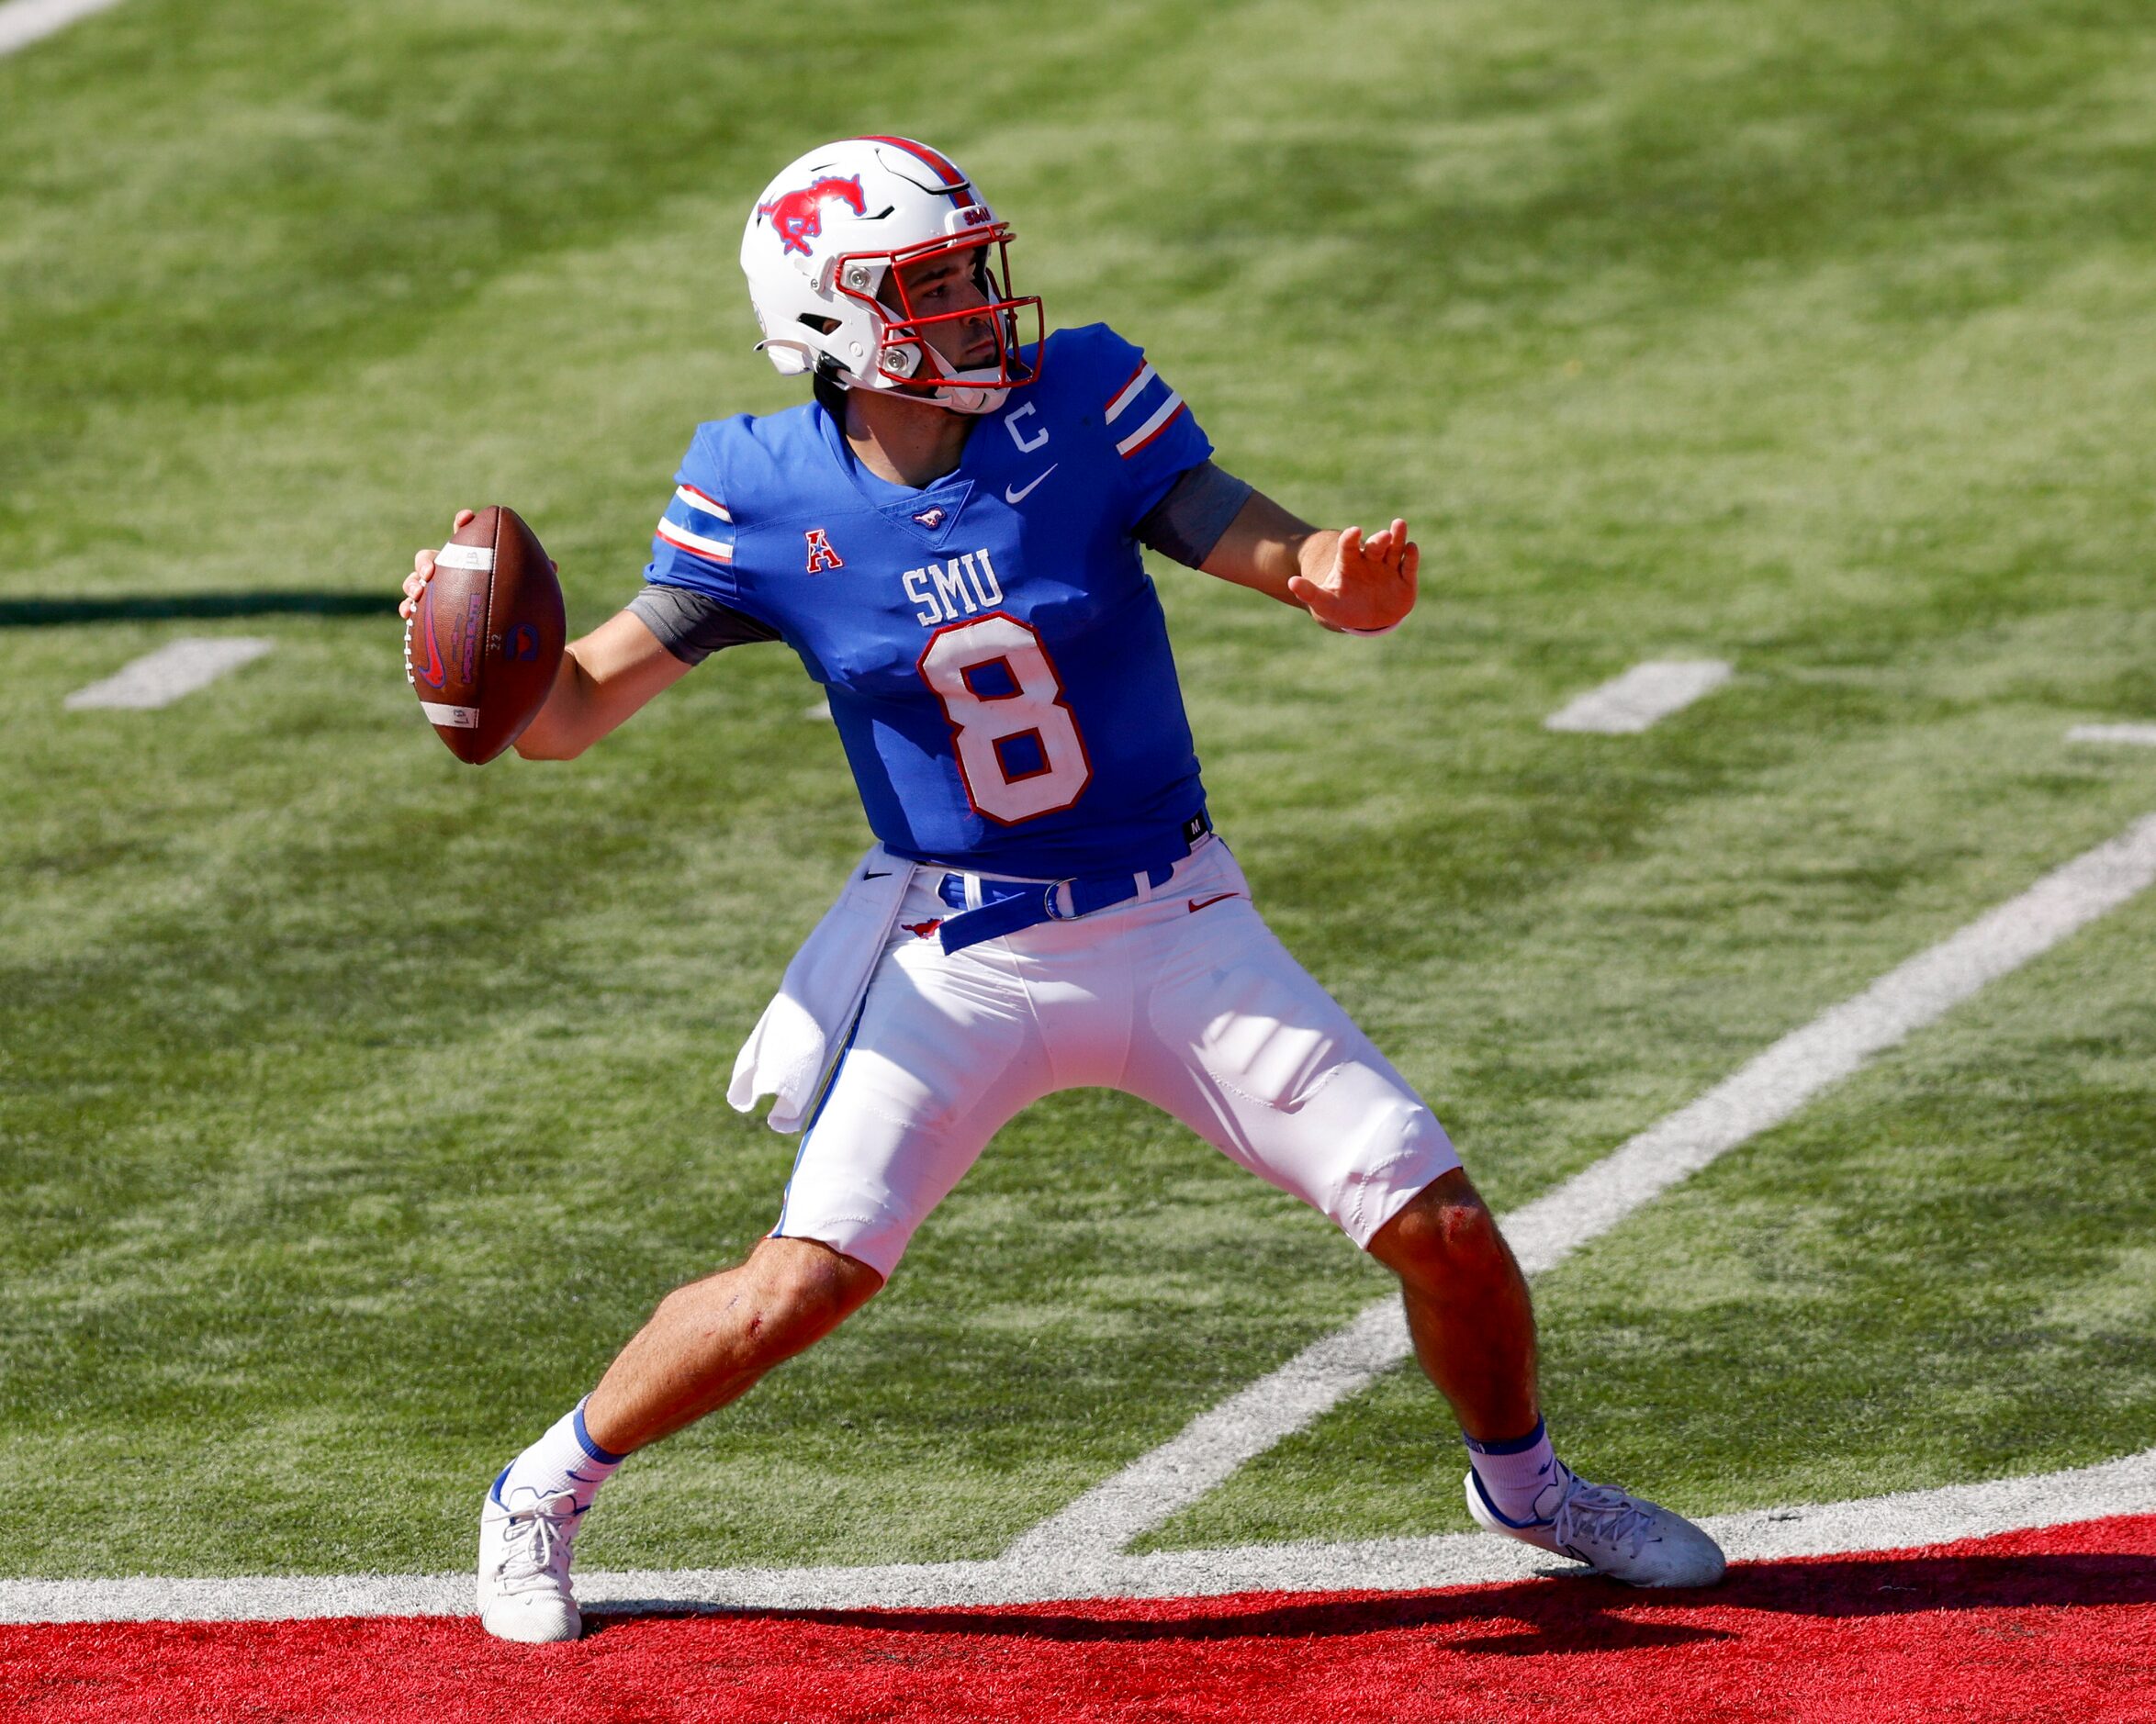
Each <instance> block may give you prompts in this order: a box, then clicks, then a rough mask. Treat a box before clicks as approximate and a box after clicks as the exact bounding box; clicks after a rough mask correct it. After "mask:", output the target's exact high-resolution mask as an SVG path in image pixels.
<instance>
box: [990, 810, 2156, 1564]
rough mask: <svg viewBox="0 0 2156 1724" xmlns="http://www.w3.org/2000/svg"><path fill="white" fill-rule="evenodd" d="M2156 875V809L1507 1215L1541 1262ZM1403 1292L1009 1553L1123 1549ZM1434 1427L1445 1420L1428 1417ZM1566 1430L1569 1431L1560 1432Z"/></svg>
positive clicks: (1305, 1417)
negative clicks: (1608, 1153)
mask: <svg viewBox="0 0 2156 1724" xmlns="http://www.w3.org/2000/svg"><path fill="white" fill-rule="evenodd" d="M2152 880H2156V815H2148V816H2145V817H2144V818H2142V819H2141V820H2139V822H2137V823H2135V824H2134V825H2133V826H2131V827H2129V828H2128V830H2127V831H2126V832H2125V833H2124V834H2122V835H2121V836H2119V837H2117V838H2114V839H2112V840H2110V841H2109V842H2107V843H2105V844H2101V845H2097V846H2096V847H2095V848H2094V850H2091V851H2088V852H2087V853H2085V854H2084V855H2083V856H2079V857H2077V858H2076V859H2074V860H2073V861H2072V862H2069V863H2067V864H2066V865H2065V866H2064V867H2062V868H2057V869H2055V870H2054V871H2053V872H2051V873H2049V874H2048V875H2046V876H2045V877H2044V878H2043V879H2040V880H2038V882H2037V883H2036V884H2035V885H2034V886H2031V887H2030V888H2029V889H2028V890H2027V891H2025V892H2023V893H2022V894H2021V895H2020V896H2019V897H2017V898H2014V899H2011V900H2009V901H2007V902H2005V903H2004V904H2001V905H2000V906H1998V907H1997V908H1996V909H1994V910H1992V911H1990V912H1987V913H1985V914H1984V915H1982V916H1980V917H1978V918H1977V919H1976V920H1975V921H1974V922H1972V923H1970V924H1968V925H1967V926H1965V927H1963V928H1962V929H1960V930H1959V932H1958V933H1955V934H1953V935H1948V937H1947V938H1946V939H1945V940H1942V941H1941V942H1939V944H1937V946H1932V947H1931V948H1930V949H1929V950H1927V951H1925V952H1922V953H1919V954H1918V955H1917V956H1916V957H1913V958H1911V959H1909V960H1908V961H1907V962H1906V963H1903V964H1902V965H1900V966H1898V967H1897V968H1893V969H1892V970H1890V971H1888V972H1887V973H1886V974H1885V975H1884V976H1881V978H1880V979H1879V980H1877V981H1875V982H1873V983H1872V984H1871V985H1870V987H1869V988H1867V989H1865V990H1864V991H1863V992H1861V993H1859V994H1857V995H1855V996H1854V997H1853V998H1851V999H1848V1000H1845V1001H1843V1002H1841V1003H1840V1004H1839V1005H1836V1006H1832V1007H1830V1008H1829V1009H1828V1010H1826V1011H1825V1012H1824V1013H1821V1014H1820V1015H1819V1016H1818V1017H1816V1018H1814V1020H1813V1021H1812V1022H1811V1023H1809V1024H1805V1025H1804V1026H1803V1027H1802V1029H1799V1030H1795V1031H1792V1032H1791V1034H1790V1035H1788V1036H1783V1037H1782V1038H1781V1039H1780V1041H1778V1042H1776V1043H1775V1044H1774V1045H1773V1046H1772V1047H1769V1048H1768V1049H1767V1050H1766V1051H1765V1052H1764V1053H1762V1054H1759V1055H1758V1056H1757V1057H1756V1058H1753V1059H1752V1060H1751V1061H1749V1062H1748V1063H1747V1064H1746V1065H1745V1066H1744V1067H1742V1068H1741V1069H1739V1070H1737V1071H1736V1072H1735V1074H1734V1075H1732V1076H1731V1077H1728V1078H1726V1079H1724V1080H1723V1081H1722V1082H1720V1083H1718V1084H1716V1085H1715V1086H1714V1088H1712V1090H1710V1091H1707V1092H1706V1094H1704V1095H1702V1096H1701V1097H1700V1098H1699V1099H1698V1100H1697V1101H1695V1102H1693V1103H1690V1104H1689V1105H1688V1106H1685V1107H1682V1108H1680V1109H1679V1110H1678V1111H1677V1112H1676V1113H1674V1114H1669V1115H1668V1117H1667V1118H1665V1119H1663V1120H1660V1121H1658V1122H1657V1123H1656V1124H1655V1125H1650V1126H1649V1127H1648V1128H1647V1129H1646V1130H1645V1131H1643V1132H1641V1133H1640V1134H1639V1135H1638V1136H1635V1137H1633V1138H1631V1139H1629V1140H1628V1141H1627V1142H1625V1143H1624V1144H1623V1145H1622V1146H1621V1147H1618V1148H1617V1149H1616V1150H1614V1151H1613V1152H1611V1154H1610V1155H1607V1156H1605V1157H1603V1158H1602V1159H1600V1161H1597V1162H1595V1163H1594V1164H1593V1165H1591V1166H1589V1167H1588V1168H1586V1169H1584V1170H1582V1171H1580V1172H1578V1173H1577V1174H1575V1175H1574V1176H1573V1177H1572V1178H1571V1179H1569V1180H1566V1181H1565V1182H1564V1183H1563V1184H1562V1185H1560V1186H1558V1187H1557V1188H1556V1189H1555V1191H1552V1192H1547V1193H1545V1194H1544V1196H1542V1197H1539V1198H1537V1199H1535V1200H1534V1201H1533V1203H1529V1204H1527V1205H1526V1206H1525V1207H1524V1208H1522V1209H1520V1210H1518V1211H1516V1212H1514V1213H1513V1214H1511V1215H1507V1216H1506V1217H1504V1220H1503V1226H1504V1230H1505V1234H1506V1237H1508V1238H1509V1239H1510V1241H1511V1244H1512V1249H1513V1252H1514V1254H1515V1255H1516V1256H1518V1258H1519V1259H1520V1267H1521V1269H1522V1271H1524V1272H1525V1273H1527V1274H1528V1275H1530V1276H1533V1275H1537V1274H1540V1273H1542V1272H1543V1271H1546V1270H1549V1269H1551V1268H1554V1267H1555V1265H1557V1264H1558V1263H1561V1262H1563V1261H1564V1260H1565V1259H1566V1258H1567V1257H1568V1256H1570V1255H1571V1254H1572V1253H1573V1252H1574V1251H1576V1250H1578V1248H1580V1247H1581V1246H1583V1245H1585V1244H1587V1243H1588V1242H1589V1241H1590V1240H1592V1239H1596V1238H1599V1237H1601V1236H1602V1235H1603V1234H1605V1233H1607V1232H1609V1231H1610V1230H1611V1228H1612V1227H1614V1226H1617V1224H1618V1223H1619V1222H1621V1221H1623V1219H1624V1218H1625V1217H1626V1216H1627V1215H1631V1214H1632V1213H1633V1211H1634V1210H1636V1209H1638V1208H1640V1207H1641V1206H1642V1205H1644V1204H1645V1203H1649V1202H1651V1201H1652V1200H1653V1199H1654V1198H1656V1197H1657V1196H1659V1195H1660V1194H1661V1193H1662V1192H1665V1191H1667V1190H1668V1189H1669V1187H1671V1186H1672V1185H1675V1184H1676V1183H1678V1181H1680V1180H1683V1179H1686V1178H1688V1177H1689V1176H1690V1175H1691V1174H1693V1173H1696V1172H1698V1171H1699V1170H1701V1169H1702V1168H1704V1167H1706V1166H1707V1165H1709V1164H1710V1163H1711V1162H1712V1161H1713V1160H1714V1159H1716V1158H1717V1157H1719V1156H1721V1155H1723V1154H1724V1153H1726V1152H1727V1151H1729V1150H1731V1149H1733V1148H1735V1147H1736V1146H1737V1145H1739V1144H1741V1143H1743V1142H1745V1141H1746V1139H1748V1138H1750V1137H1753V1136H1757V1134H1758V1133H1760V1132H1763V1131H1766V1130H1768V1129H1769V1128H1770V1127H1772V1126H1775V1125H1780V1124H1781V1123H1782V1122H1783V1121H1785V1120H1787V1119H1788V1118H1790V1117H1791V1115H1792V1114H1795V1113H1796V1112H1797V1110H1798V1109H1799V1108H1801V1107H1802V1106H1803V1105H1804V1103H1807V1102H1808V1101H1810V1100H1811V1099H1812V1097H1814V1095H1816V1094H1818V1093H1819V1091H1822V1090H1824V1089H1826V1088H1827V1087H1828V1086H1830V1085H1832V1084H1835V1083H1837V1082H1839V1081H1840V1080H1842V1079H1844V1078H1846V1077H1848V1076H1849V1075H1850V1074H1851V1073H1853V1072H1855V1071H1856V1070H1857V1069H1858V1068H1860V1067H1861V1066H1862V1065H1863V1064H1864V1063H1865V1062H1866V1061H1867V1060H1868V1059H1870V1058H1871V1056H1872V1055H1874V1054H1876V1053H1880V1052H1881V1051H1883V1050H1884V1049H1886V1048H1889V1047H1893V1046H1894V1045H1895V1044H1896V1043H1898V1042H1900V1041H1901V1040H1902V1039H1903V1037H1904V1036H1908V1035H1909V1034H1910V1033H1911V1032H1912V1031H1915V1030H1917V1029H1920V1028H1922V1027H1923V1026H1924V1025H1926V1024H1930V1023H1932V1022H1933V1021H1934V1020H1935V1019H1937V1018H1938V1017H1940V1016H1942V1015H1944V1014H1945V1013H1947V1012H1948V1010H1949V1009H1950V1008H1952V1007H1953V1006H1955V1005H1957V1004H1959V1002H1962V1001H1964V1000H1966V999H1968V998H1969V997H1970V996H1971V995H1972V994H1974V993H1976V992H1977V991H1979V990H1980V989H1982V988H1983V987H1984V986H1985V985H1986V984H1987V983H1990V982H1992V981H1995V980H1998V979H1999V978H2000V977H2002V976H2004V975H2007V974H2009V973H2011V972H2012V971H2014V970H2016V969H2018V968H2020V967H2021V966H2022V965H2024V964H2026V963H2027V962H2028V961H2029V960H2030V959H2031V958H2034V957H2038V956H2039V955H2040V954H2042V953H2044V952H2046V951H2049V949H2050V948H2051V947H2052V946H2056V945H2057V944H2058V943H2059V942H2060V941H2061V940H2063V939H2065V938H2066V937H2067V935H2071V934H2072V933H2074V932H2075V931H2076V930H2078V929H2080V928H2082V927H2083V926H2085V925H2086V924H2089V923H2091V922H2093V921H2094V920H2095V919H2096V918H2097V917H2099V916H2101V915H2103V914H2105V912H2108V911H2111V910H2115V909H2117V907H2118V906H2119V905H2120V904H2123V903H2125V902H2126V901H2128V899H2130V898H2132V897H2134V896H2135V895H2136V894H2137V893H2139V892H2140V891H2141V890H2144V889H2145V888H2147V887H2148V886H2149V885H2150V882H2151V881H2152ZM1409 1351H1410V1349H1409V1340H1408V1328H1407V1321H1406V1318H1405V1317H1404V1315H1402V1314H1401V1311H1400V1307H1399V1304H1398V1301H1397V1300H1395V1299H1391V1298H1387V1299H1385V1300H1383V1301H1381V1302H1379V1303H1378V1304H1374V1305H1372V1306H1370V1307H1369V1308H1368V1309H1367V1310H1365V1311H1364V1312H1363V1314H1362V1315H1360V1316H1358V1317H1356V1318H1354V1319H1353V1321H1352V1322H1350V1323H1349V1324H1348V1325H1347V1326H1346V1327H1343V1328H1341V1329H1338V1330H1335V1331H1334V1332H1333V1333H1332V1334H1331V1335H1329V1336H1326V1337H1325V1338H1323V1339H1321V1340H1319V1341H1316V1342H1313V1343H1312V1344H1311V1345H1310V1346H1308V1347H1307V1348H1305V1349H1303V1350H1302V1351H1301V1352H1300V1353H1297V1355H1296V1356H1295V1357H1294V1358H1293V1359H1291V1360H1288V1361H1287V1362H1286V1364H1285V1365H1282V1366H1281V1367H1280V1368H1279V1369H1278V1370H1277V1371H1273V1372H1271V1373H1270V1374H1269V1375H1267V1376H1264V1377H1262V1378H1260V1379H1259V1380H1258V1381H1257V1382H1255V1383H1252V1384H1251V1385H1250V1386H1249V1387H1248V1388H1246V1389H1243V1390H1241V1392H1240V1393H1238V1394H1235V1395H1233V1396H1231V1397H1230V1399H1228V1400H1226V1401H1224V1402H1222V1403H1221V1404H1220V1405H1218V1406H1216V1407H1213V1408H1212V1409H1210V1410H1209V1411H1207V1412H1205V1413H1201V1414H1200V1415H1199V1416H1197V1417H1196V1418H1195V1419H1193V1420H1192V1421H1191V1422H1190V1424H1188V1425H1187V1426H1185V1427H1184V1428H1183V1430H1182V1431H1181V1432H1180V1433H1179V1434H1177V1435H1176V1436H1174V1437H1173V1438H1171V1439H1169V1440H1168V1441H1167V1442H1165V1443H1163V1444H1162V1445H1161V1446H1160V1447H1159V1448H1157V1449H1155V1450H1151V1452H1150V1453H1148V1454H1144V1455H1141V1456H1140V1457H1139V1458H1138V1459H1137V1460H1135V1461H1132V1462H1131V1463H1130V1464H1129V1466H1127V1467H1125V1468H1124V1469H1123V1470H1122V1471H1121V1472H1118V1473H1117V1474H1116V1475H1115V1476H1114V1477H1112V1478H1109V1479H1106V1480H1104V1481H1103V1482H1102V1483H1099V1484H1096V1485H1095V1486H1094V1487H1093V1488H1092V1489H1091V1490H1089V1491H1087V1492H1086V1493H1085V1494H1084V1495H1083V1496H1081V1497H1079V1498H1078V1499H1077V1500H1076V1501H1075V1502H1073V1503H1072V1504H1071V1505H1070V1506H1068V1507H1066V1508H1064V1509H1062V1510H1061V1511H1060V1512H1059V1513H1057V1514H1055V1515H1053V1516H1051V1517H1049V1518H1048V1519H1047V1520H1044V1521H1042V1522H1041V1523H1040V1524H1039V1526H1037V1527H1035V1528H1033V1529H1032V1530H1031V1531H1029V1532H1027V1533H1026V1534H1025V1535H1024V1536H1023V1537H1022V1538H1020V1539H1018V1540H1017V1541H1016V1543H1015V1544H1014V1545H1012V1547H1011V1548H1010V1550H1009V1551H1008V1553H1007V1554H1008V1555H1009V1556H1010V1557H1011V1558H1012V1559H1013V1560H1016V1561H1018V1562H1034V1561H1042V1560H1047V1559H1050V1558H1056V1559H1059V1560H1062V1561H1074V1560H1081V1559H1084V1558H1086V1557H1090V1556H1097V1555H1105V1554H1107V1553H1109V1552H1112V1551H1117V1550H1122V1549H1124V1548H1125V1547H1126V1546H1127V1545H1129V1542H1130V1541H1131V1540H1132V1539H1136V1538H1138V1537H1139V1536H1140V1535H1141V1534H1143V1533H1146V1532H1149V1531H1151V1529H1152V1528H1155V1527H1158V1526H1160V1525H1162V1523H1163V1522H1165V1521H1167V1520H1169V1519H1171V1518H1172V1517H1174V1516H1175V1515H1176V1514H1178V1513H1180V1512H1181V1511H1182V1510H1183V1509H1185V1508H1186V1507H1188V1506H1190V1505H1191V1504H1193V1503H1195V1502H1196V1501H1197V1500H1198V1499H1199V1498H1200V1497H1202V1496H1204V1495H1206V1494H1207V1492H1209V1491H1211V1490H1213V1489H1214V1488H1215V1487H1216V1486H1218V1485H1219V1484H1221V1483H1224V1482H1225V1481H1226V1480H1227V1479H1228V1478H1230V1476H1231V1475H1232V1474H1233V1473H1234V1472H1236V1471H1237V1470H1238V1469H1240V1468H1241V1467H1242V1466H1243V1465H1244V1464H1245V1463H1246V1462H1248V1461H1252V1460H1254V1459H1256V1458H1257V1457H1258V1456H1259V1455H1261V1454H1263V1453H1264V1452H1265V1451H1266V1450H1269V1449H1271V1448H1272V1447H1273V1446H1274V1445H1275V1444H1276V1443H1278V1442H1280V1441H1281V1440H1282V1439H1285V1438H1287V1437H1289V1436H1292V1435H1293V1434H1294V1433H1295V1432H1297V1431H1298V1430H1301V1429H1302V1428H1303V1427H1305V1426H1307V1425H1308V1424H1310V1423H1312V1422H1313V1421H1314V1420H1316V1419H1317V1418H1319V1416H1322V1415H1323V1414H1325V1413H1327V1412H1329V1411H1330V1410H1331V1408H1332V1407H1334V1406H1336V1405H1339V1403H1340V1402H1342V1401H1343V1400H1345V1399H1346V1398H1347V1397H1348V1396H1349V1395H1351V1394H1355V1393H1357V1392H1358V1391H1359V1390H1361V1389H1362V1388H1364V1386H1365V1385H1366V1384H1368V1383H1370V1382H1371V1381H1372V1380H1373V1379H1375V1378H1376V1376H1377V1375H1378V1374H1379V1373H1380V1372H1382V1371H1387V1370H1389V1369H1390V1368H1391V1367H1392V1366H1394V1365H1396V1364H1398V1363H1399V1362H1400V1361H1402V1360H1405V1359H1407V1358H1408V1356H1409ZM1437 1425H1438V1420H1437V1419H1435V1418H1434V1417H1433V1418H1432V1430H1433V1434H1434V1431H1435V1428H1436V1427H1437ZM1560 1440H1561V1434H1560Z"/></svg>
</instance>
